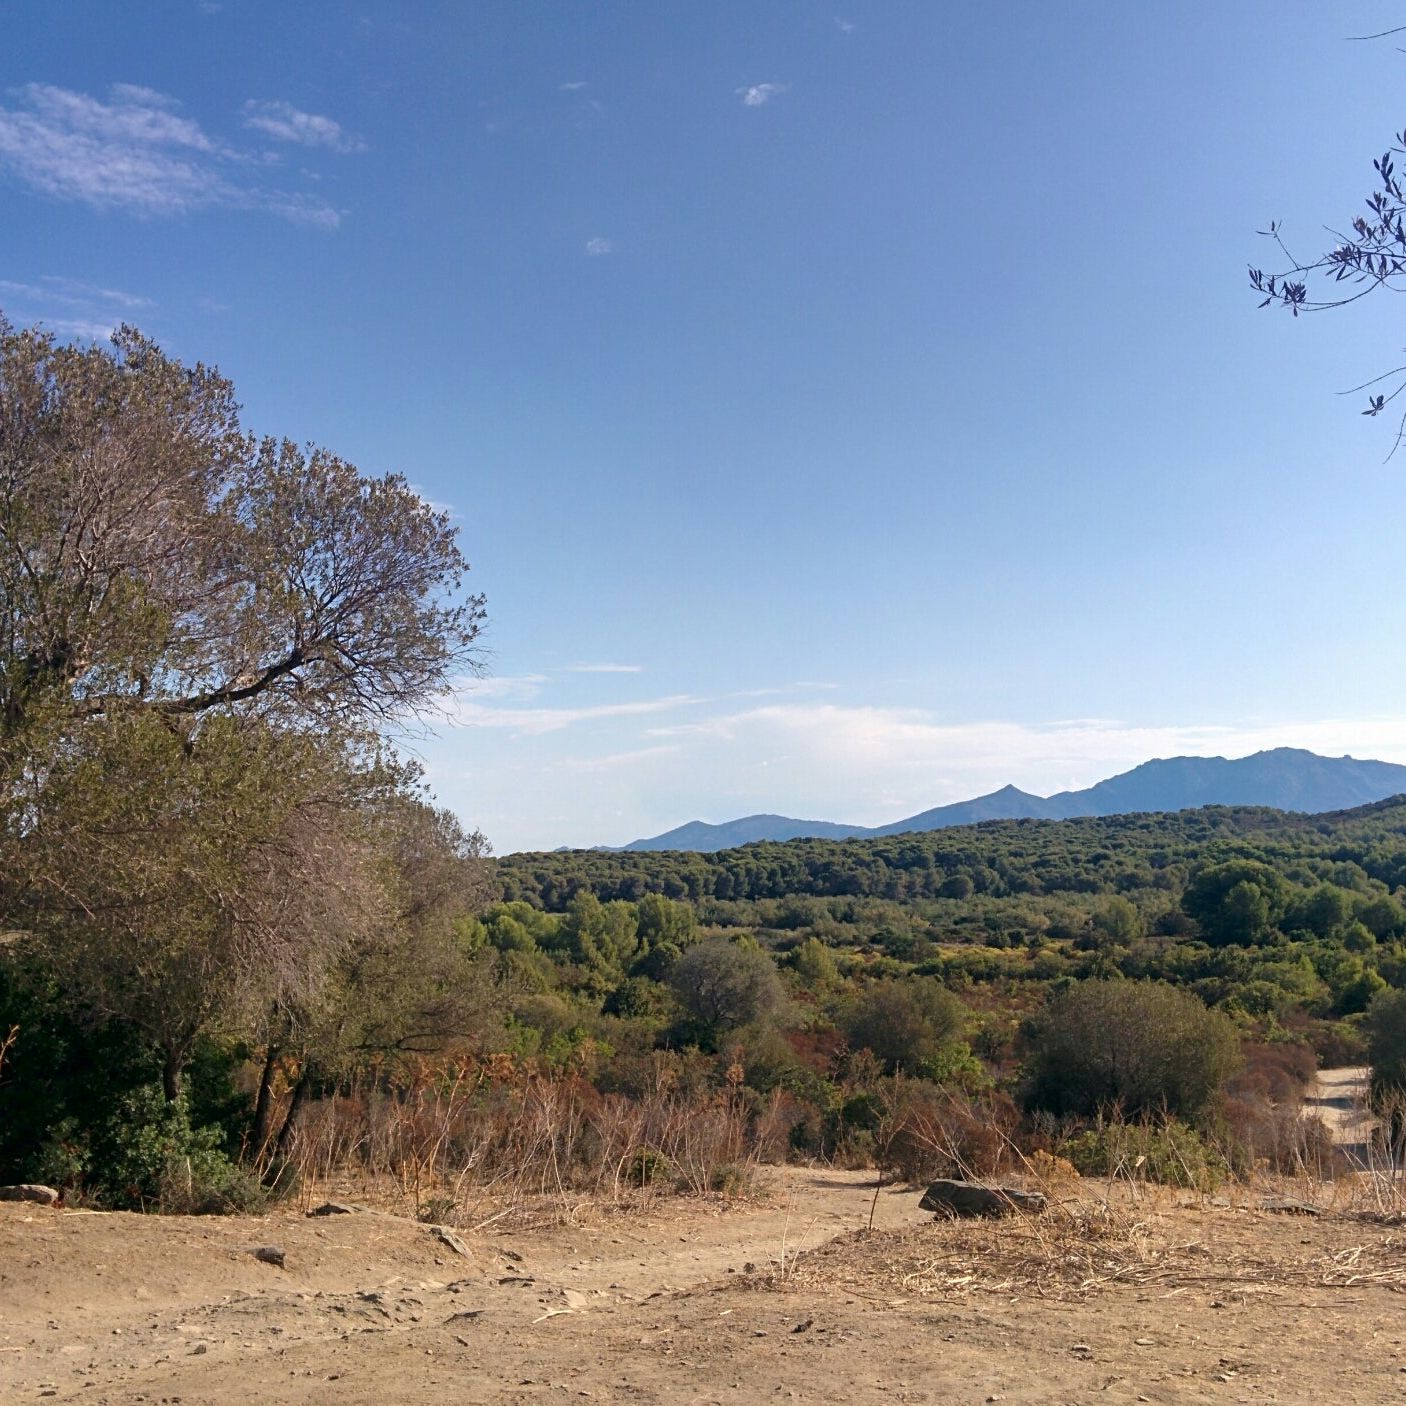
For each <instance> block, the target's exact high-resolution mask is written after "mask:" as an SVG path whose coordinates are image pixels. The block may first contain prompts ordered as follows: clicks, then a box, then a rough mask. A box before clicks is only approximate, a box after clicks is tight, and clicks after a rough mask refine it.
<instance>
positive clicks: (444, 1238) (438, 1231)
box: [430, 1225, 473, 1260]
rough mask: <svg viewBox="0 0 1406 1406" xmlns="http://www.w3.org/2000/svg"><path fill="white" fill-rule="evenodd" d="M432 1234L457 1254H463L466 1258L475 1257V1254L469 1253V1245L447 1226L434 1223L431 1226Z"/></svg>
mask: <svg viewBox="0 0 1406 1406" xmlns="http://www.w3.org/2000/svg"><path fill="white" fill-rule="evenodd" d="M430 1234H431V1235H433V1236H434V1238H435V1239H436V1240H438V1241H439V1243H440V1244H441V1245H443V1246H445V1247H446V1248H447V1249H450V1250H453V1251H454V1253H455V1254H456V1255H462V1256H463V1257H464V1258H465V1259H466V1260H471V1259H473V1255H472V1254H470V1253H469V1247H468V1246H467V1245H466V1244H464V1242H463V1241H462V1240H461V1239H459V1237H458V1236H457V1235H455V1233H454V1232H453V1231H452V1230H450V1229H449V1228H448V1227H447V1226H443V1225H432V1226H431V1227H430Z"/></svg>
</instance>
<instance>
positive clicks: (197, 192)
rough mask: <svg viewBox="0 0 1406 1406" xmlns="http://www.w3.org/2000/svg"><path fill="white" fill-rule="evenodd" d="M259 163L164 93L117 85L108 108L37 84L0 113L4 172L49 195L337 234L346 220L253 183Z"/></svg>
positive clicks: (310, 201) (136, 211) (324, 206)
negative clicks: (221, 214)
mask: <svg viewBox="0 0 1406 1406" xmlns="http://www.w3.org/2000/svg"><path fill="white" fill-rule="evenodd" d="M258 164H259V163H258V158H257V155H256V154H253V153H249V152H243V151H240V150H238V149H237V148H234V147H232V146H230V145H228V144H227V143H224V142H221V141H218V140H216V139H215V138H214V137H212V136H210V135H209V134H208V133H207V132H206V131H205V130H204V129H203V128H202V127H201V126H200V124H199V123H198V122H196V121H195V120H194V119H193V118H190V117H187V116H185V115H184V114H183V113H182V112H181V109H180V104H179V103H178V102H177V101H176V100H175V99H174V98H172V97H169V96H168V95H166V94H164V93H158V92H156V91H155V90H153V89H151V88H143V87H139V86H137V85H135V84H130V83H118V84H114V85H113V86H112V87H111V88H110V89H109V90H108V94H107V98H106V100H105V101H104V100H103V99H100V98H95V97H91V96H89V95H88V94H86V93H77V92H73V91H71V90H69V89H67V88H59V87H55V86H53V85H52V84H47V83H28V84H26V85H25V86H24V87H22V88H19V89H16V90H14V91H13V92H12V93H11V94H10V101H9V105H8V106H0V172H7V173H8V174H9V175H10V176H11V177H12V178H13V179H15V180H17V181H19V182H20V183H21V184H23V185H26V186H28V187H29V188H30V189H31V190H35V191H38V192H39V193H40V194H43V195H48V196H51V197H53V198H55V199H58V200H70V201H75V202H77V203H79V204H83V205H87V206H90V207H91V208H92V209H95V210H122V211H126V212H127V213H129V214H133V215H140V216H146V217H158V216H171V215H184V214H189V213H191V212H193V211H197V210H208V209H242V210H262V211H265V212H267V213H270V214H274V215H278V216H280V217H282V218H284V219H288V220H292V221H295V222H297V223H301V224H309V225H316V226H320V227H322V228H325V229H330V228H334V227H335V226H336V225H337V223H338V221H339V215H338V212H337V211H336V210H335V209H334V208H333V207H332V206H331V205H329V204H328V203H327V202H326V201H325V200H322V199H321V198H319V197H316V196H312V195H308V194H307V193H305V192H301V191H288V190H275V189H269V188H267V187H264V186H262V185H260V184H258V183H256V182H255V181H253V180H252V179H251V178H250V168H251V167H255V166H257V165H258Z"/></svg>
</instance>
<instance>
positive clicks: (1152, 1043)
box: [1025, 981, 1239, 1118]
mask: <svg viewBox="0 0 1406 1406" xmlns="http://www.w3.org/2000/svg"><path fill="white" fill-rule="evenodd" d="M1238 1060H1239V1041H1238V1040H1237V1038H1236V1035H1235V1030H1234V1027H1233V1026H1232V1025H1231V1023H1230V1021H1229V1020H1228V1019H1227V1017H1226V1016H1224V1015H1222V1014H1221V1013H1220V1012H1219V1011H1212V1010H1208V1009H1207V1008H1206V1007H1205V1006H1204V1005H1203V1004H1202V1003H1201V1001H1200V1000H1198V999H1197V998H1196V997H1195V996H1193V995H1192V994H1191V993H1190V992H1187V991H1180V990H1177V989H1176V988H1175V987H1172V986H1166V985H1163V984H1162V983H1160V982H1131V981H1085V982H1082V983H1080V984H1079V985H1077V986H1071V987H1070V988H1069V989H1068V990H1067V991H1065V992H1064V993H1063V994H1061V995H1059V996H1056V997H1055V998H1054V999H1053V1000H1052V1001H1051V1002H1050V1003H1049V1005H1048V1006H1047V1007H1046V1009H1045V1010H1044V1012H1043V1013H1042V1014H1041V1015H1040V1016H1039V1017H1037V1018H1036V1020H1035V1021H1034V1022H1033V1026H1032V1029H1031V1032H1030V1056H1029V1059H1028V1061H1027V1063H1026V1068H1025V1096H1026V1102H1027V1104H1028V1105H1029V1106H1030V1107H1032V1108H1041V1109H1046V1110H1048V1111H1049V1112H1052V1113H1074V1114H1081V1115H1084V1116H1091V1115H1093V1114H1096V1113H1098V1112H1100V1111H1102V1110H1108V1109H1117V1110H1119V1111H1121V1112H1122V1113H1124V1114H1126V1115H1128V1116H1137V1115H1140V1114H1151V1113H1170V1114H1172V1115H1174V1116H1176V1117H1183V1118H1196V1117H1198V1116H1199V1115H1200V1114H1202V1113H1203V1112H1204V1111H1205V1110H1206V1109H1207V1107H1208V1106H1209V1104H1210V1103H1211V1100H1212V1099H1213V1098H1214V1097H1215V1095H1216V1093H1217V1092H1218V1091H1219V1090H1220V1088H1221V1086H1222V1085H1223V1084H1224V1082H1225V1081H1226V1079H1227V1078H1229V1077H1230V1074H1231V1073H1232V1072H1233V1071H1234V1069H1235V1066H1236V1064H1237V1063H1238Z"/></svg>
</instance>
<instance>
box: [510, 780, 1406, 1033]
mask: <svg viewBox="0 0 1406 1406" xmlns="http://www.w3.org/2000/svg"><path fill="white" fill-rule="evenodd" d="M498 874H499V878H500V881H501V885H502V894H503V898H504V901H505V905H506V906H505V907H500V908H499V909H496V910H495V911H494V913H493V914H490V915H489V918H488V924H489V927H490V929H493V928H494V925H495V924H498V923H502V922H505V921H507V922H512V923H521V922H523V921H526V918H525V910H526V909H527V908H528V907H530V908H532V909H541V910H542V911H543V912H544V913H546V914H552V913H566V914H570V913H573V912H576V911H578V910H579V909H580V906H581V904H582V902H583V896H585V895H588V896H589V898H590V899H591V900H594V901H597V902H599V903H601V904H603V905H604V906H605V911H607V912H609V911H612V905H618V904H621V903H628V902H630V901H637V900H640V899H641V898H642V897H643V896H644V895H650V894H657V895H662V896H664V897H666V898H669V899H672V900H678V901H680V902H685V903H687V904H688V906H689V909H690V911H691V912H692V913H693V914H694V915H695V916H696V919H697V921H698V922H699V923H700V924H701V925H703V926H704V927H707V928H709V929H716V930H719V931H731V932H736V931H743V932H749V933H752V934H754V935H755V936H756V938H757V939H758V940H759V941H760V942H761V943H763V945H765V946H766V947H767V948H768V949H769V950H771V951H773V952H775V953H776V954H778V956H780V957H781V958H782V959H783V960H793V959H794V954H795V953H796V952H797V951H798V950H799V949H800V948H802V947H804V946H806V944H808V943H809V942H812V941H815V942H819V943H821V944H823V945H824V947H825V948H826V949H827V952H828V953H830V954H832V955H833V956H836V957H839V958H840V959H841V960H842V962H843V964H844V966H845V969H846V970H847V971H849V972H851V973H861V972H862V973H866V974H869V975H877V974H883V973H887V974H890V975H894V974H899V973H906V972H915V973H917V974H919V975H922V976H931V977H935V978H937V979H939V980H941V981H943V982H944V983H946V984H948V985H954V986H991V985H996V986H1000V987H1003V988H1011V987H1013V986H1018V985H1036V986H1038V985H1040V984H1041V983H1048V982H1051V981H1055V980H1058V979H1061V978H1067V977H1089V976H1122V977H1130V978H1134V979H1144V978H1155V979H1159V980H1164V981H1168V982H1171V983H1174V984H1176V985H1181V986H1187V987H1189V988H1191V989H1192V990H1194V991H1195V992H1196V994H1198V995H1199V996H1201V997H1202V998H1203V999H1204V1000H1205V1001H1206V1002H1207V1003H1208V1004H1210V1005H1215V1006H1222V1007H1224V1008H1226V1009H1227V1010H1230V1011H1233V1012H1234V1013H1237V1014H1239V1015H1243V1016H1246V1017H1252V1018H1254V1019H1256V1020H1258V1021H1260V1022H1261V1023H1263V1024H1266V1025H1267V1026H1270V1027H1273V1026H1276V1025H1277V1024H1280V1023H1282V1022H1283V1021H1286V1020H1288V1021H1296V1022H1298V1023H1299V1024H1302V1023H1303V1021H1304V1020H1305V1019H1309V1018H1312V1019H1317V1020H1335V1019H1337V1018H1341V1017H1346V1016H1352V1015H1356V1014H1358V1013H1360V1012H1362V1011H1364V1010H1365V1009H1366V1007H1367V1005H1368V1004H1369V1002H1370V1001H1371V999H1372V997H1373V996H1374V995H1375V994H1376V993H1377V992H1378V991H1380V990H1382V989H1384V988H1385V987H1387V986H1401V985H1406V945H1403V943H1402V938H1403V935H1406V906H1403V902H1402V899H1403V896H1406V895H1403V892H1402V889H1403V884H1406V799H1393V800H1389V801H1384V802H1381V803H1379V804H1376V805H1372V806H1366V807H1363V808H1360V809H1357V810H1352V811H1345V812H1341V813H1337V814H1330V815H1316V816H1307V815H1297V814H1286V813H1282V812H1278V811H1272V810H1264V809H1257V808H1229V807H1208V808H1206V809H1203V810H1196V811H1182V812H1176V813H1171V814H1157V815H1131V816H1115V817H1112V818H1106V819H1080V820H1062V821H1044V820H1018V821H993V822H989V823H987V824H982V825H977V826H971V827H967V828H963V829H960V830H942V831H934V832H930V833H926V834H911V835H900V836H896V837H894V838H891V839H881V840H844V841H826V840H796V841H791V842H789V843H786V844H757V845H748V846H745V847H743V848H740V849H735V850H725V851H720V852H718V853H716V854H692V853H667V854H632V853H613V852H608V851H571V852H560V853H555V854H520V855H513V856H509V857H507V858H505V859H503V860H501V861H500V862H499V866H498ZM514 914H515V915H517V916H516V917H511V916H510V915H514ZM536 921H538V922H542V921H547V920H545V919H537V920H536ZM1337 1037H1341V1038H1343V1039H1347V1040H1349V1041H1350V1040H1351V1035H1350V1033H1349V1030H1348V1029H1347V1028H1344V1029H1341V1030H1339V1031H1338V1032H1337Z"/></svg>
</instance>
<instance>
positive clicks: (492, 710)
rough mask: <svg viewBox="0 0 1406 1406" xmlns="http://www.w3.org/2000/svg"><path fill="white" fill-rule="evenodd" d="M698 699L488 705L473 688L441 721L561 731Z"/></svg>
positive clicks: (681, 695)
mask: <svg viewBox="0 0 1406 1406" xmlns="http://www.w3.org/2000/svg"><path fill="white" fill-rule="evenodd" d="M696 702H698V700H697V699H696V698H693V697H691V696H689V695H688V694H686V693H675V694H671V695H670V696H669V697H667V698H642V699H636V700H634V701H631V702H626V703H597V704H594V705H591V706H587V707H579V708H560V707H559V708H513V707H507V708H505V707H494V706H487V705H485V704H484V703H483V702H482V701H480V698H479V696H478V695H477V693H476V692H475V691H473V690H471V691H469V692H465V693H462V694H459V695H458V696H456V697H455V698H454V700H453V702H452V703H451V704H450V706H449V707H448V708H447V709H446V710H445V714H444V721H445V722H446V723H448V725H449V726H451V727H496V728H510V729H512V730H513V731H516V732H521V733H528V734H534V735H535V734H539V733H544V732H560V731H561V730H562V729H563V728H568V727H574V726H575V725H576V724H577V723H584V722H598V721H600V720H602V719H606V718H633V717H641V716H645V715H647V714H653V713H665V712H669V711H671V710H672V709H674V708H682V707H686V706H687V705H689V704H692V703H696Z"/></svg>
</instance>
